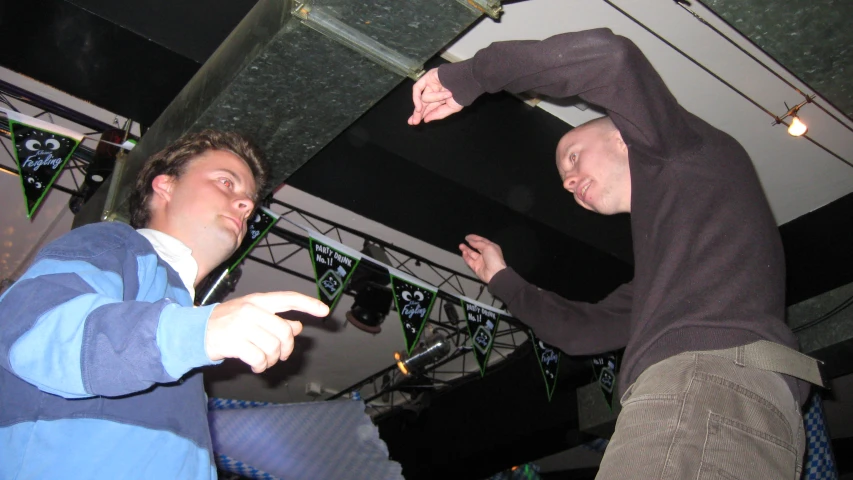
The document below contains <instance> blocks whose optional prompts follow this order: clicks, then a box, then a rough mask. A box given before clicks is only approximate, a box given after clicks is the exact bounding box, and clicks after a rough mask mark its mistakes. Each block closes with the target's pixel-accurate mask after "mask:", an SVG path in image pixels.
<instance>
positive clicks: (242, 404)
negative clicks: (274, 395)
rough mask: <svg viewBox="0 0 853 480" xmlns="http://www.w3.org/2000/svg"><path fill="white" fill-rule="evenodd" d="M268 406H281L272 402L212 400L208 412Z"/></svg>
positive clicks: (208, 401) (208, 403) (209, 402)
mask: <svg viewBox="0 0 853 480" xmlns="http://www.w3.org/2000/svg"><path fill="white" fill-rule="evenodd" d="M268 405H281V404H280V403H270V402H253V401H250V400H233V399H230V398H210V399H208V400H207V409H208V410H231V409H236V408H253V407H266V406H268Z"/></svg>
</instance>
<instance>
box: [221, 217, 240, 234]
mask: <svg viewBox="0 0 853 480" xmlns="http://www.w3.org/2000/svg"><path fill="white" fill-rule="evenodd" d="M225 218H227V219H228V220H231V222H232V223H234V226H235V227H237V232H238V233H242V232H243V224H242V223H240V221H239V220H237V219H236V218H234V217H229V216H228V215H225Z"/></svg>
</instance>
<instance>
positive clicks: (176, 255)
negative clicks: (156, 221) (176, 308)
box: [137, 228, 198, 299]
mask: <svg viewBox="0 0 853 480" xmlns="http://www.w3.org/2000/svg"><path fill="white" fill-rule="evenodd" d="M137 232H138V233H139V234H140V235H142V236H143V237H145V238H146V239H147V240H148V241H149V242H151V246H152V247H154V251H155V252H157V255H159V256H160V258H162V259H163V261H164V262H166V263H168V264H169V266H170V267H172V268H173V269H174V270H175V271H176V272H178V276H180V277H181V280H182V281H183V282H184V286H186V287H187V290H189V291H190V298H192V299H194V298H195V287H194V286H193V285H194V284H195V277H196V276H197V275H198V262H196V261H195V258H193V256H192V253H193V251H192V250H191V249H190V247H188V246H186V245H184V242H182V241H180V240H178V239H177V238H175V237H173V236H171V235H169V234H167V233H163V232H161V231H159V230H153V229H151V228H140V229H139V230H137Z"/></svg>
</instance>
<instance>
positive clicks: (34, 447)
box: [0, 223, 216, 479]
mask: <svg viewBox="0 0 853 480" xmlns="http://www.w3.org/2000/svg"><path fill="white" fill-rule="evenodd" d="M212 309H213V305H211V306H206V307H200V308H194V307H193V306H192V299H191V298H190V294H189V292H188V291H187V289H186V287H185V286H184V285H183V283H182V282H181V279H180V277H179V276H178V274H177V273H176V272H175V271H174V270H173V269H172V268H171V267H170V266H169V265H167V264H166V263H165V262H164V261H163V260H162V259H160V258H159V257H158V256H157V254H156V253H155V251H154V249H153V247H152V246H151V244H150V243H149V242H148V240H146V239H145V238H144V237H143V236H141V235H140V234H138V233H137V232H136V231H134V230H133V229H132V228H131V227H129V226H127V225H124V224H121V223H99V224H93V225H87V226H85V227H81V228H78V229H76V230H73V231H71V232H69V233H67V234H66V235H64V236H62V237H61V238H59V239H57V240H56V241H54V242H52V243H51V244H49V245H47V246H46V247H45V248H44V249H43V250H42V251H41V252H40V253H39V254H38V256H37V257H36V259H35V260H34V262H33V265H32V266H31V267H30V268H29V269H28V270H27V272H26V273H25V274H24V275H23V276H22V277H21V278H20V279H19V280H18V281H17V282H16V283H15V284H14V285H12V286H11V287H10V288H9V289H8V290H7V291H6V292H4V294H3V295H2V296H0V367H2V368H0V478H16V479H24V478H103V477H109V478H216V469H215V466H214V463H213V453H212V448H211V441H210V432H209V429H208V423H207V402H206V397H205V393H204V386H203V383H202V376H201V374H200V373H198V372H193V373H190V370H192V369H194V368H196V367H200V366H203V365H209V364H211V363H212V362H211V361H210V359H209V358H208V357H207V355H206V353H205V350H204V333H205V328H206V326H207V320H208V318H209V316H210V312H211V310H212Z"/></svg>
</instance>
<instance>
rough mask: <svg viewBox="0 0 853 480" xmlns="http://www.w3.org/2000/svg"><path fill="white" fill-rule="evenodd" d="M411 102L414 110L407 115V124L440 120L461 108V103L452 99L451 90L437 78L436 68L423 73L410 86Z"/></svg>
mask: <svg viewBox="0 0 853 480" xmlns="http://www.w3.org/2000/svg"><path fill="white" fill-rule="evenodd" d="M412 103H414V105H415V110H414V112H413V113H412V116H411V117H409V125H417V124H419V123H421V120H423V121H424V123H429V122H431V121H433V120H440V119H442V118H445V117H447V116H449V115H452V114H454V113H456V112H458V111H460V110H462V105H459V104H458V103H456V100H454V99H453V92H451V91H450V90H448V89H446V88H444V85H442V84H441V80H439V78H438V69H437V68H433V69H432V70H430V71H428V72H427V73H425V74H424V76H422V77H421V78H420V79H419V80H418V81H417V82H415V85H414V86H413V87H412Z"/></svg>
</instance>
